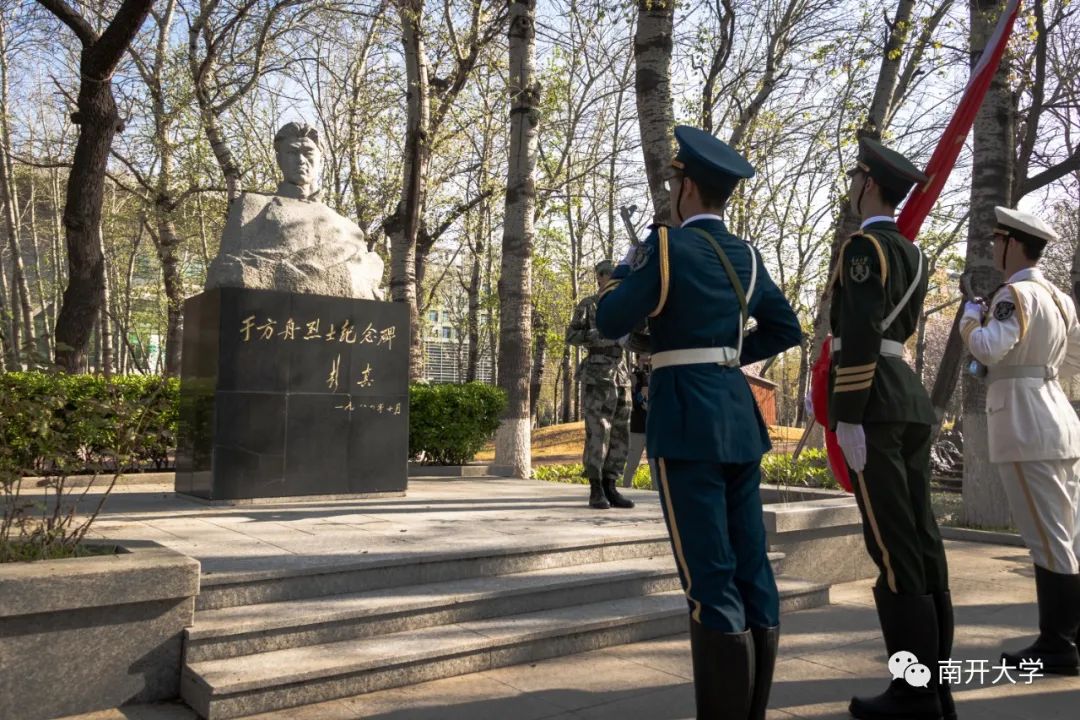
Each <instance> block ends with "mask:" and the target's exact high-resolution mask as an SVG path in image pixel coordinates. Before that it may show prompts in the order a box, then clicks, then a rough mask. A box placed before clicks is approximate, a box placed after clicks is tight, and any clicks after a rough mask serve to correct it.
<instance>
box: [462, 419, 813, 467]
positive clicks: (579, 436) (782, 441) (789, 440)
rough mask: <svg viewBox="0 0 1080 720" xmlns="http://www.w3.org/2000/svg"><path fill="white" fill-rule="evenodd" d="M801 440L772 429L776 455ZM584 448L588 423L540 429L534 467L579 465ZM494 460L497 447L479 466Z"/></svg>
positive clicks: (789, 430)
mask: <svg viewBox="0 0 1080 720" xmlns="http://www.w3.org/2000/svg"><path fill="white" fill-rule="evenodd" d="M801 436H802V428H793V427H784V426H780V425H775V426H773V427H770V428H769V437H770V438H772V442H773V452H791V451H792V449H793V448H794V447H795V444H796V443H797V442H798V441H799V438H800V437H801ZM584 446H585V423H584V422H576V423H566V424H563V425H549V426H548V427H544V428H537V429H534V430H533V434H532V461H533V464H534V465H565V464H568V463H579V462H581V451H582V448H583V447H584ZM494 459H495V447H494V445H492V444H490V443H489V444H488V445H487V446H486V447H485V448H484V449H483V450H481V451H480V452H479V453H478V454H477V456H476V460H477V461H478V462H492V461H493V460H494Z"/></svg>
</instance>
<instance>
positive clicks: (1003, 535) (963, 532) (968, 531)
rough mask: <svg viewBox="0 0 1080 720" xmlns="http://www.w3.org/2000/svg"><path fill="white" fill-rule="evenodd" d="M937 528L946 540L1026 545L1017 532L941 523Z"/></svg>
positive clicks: (1011, 545) (1013, 545)
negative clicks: (976, 528) (977, 528)
mask: <svg viewBox="0 0 1080 720" xmlns="http://www.w3.org/2000/svg"><path fill="white" fill-rule="evenodd" d="M939 530H940V531H941V537H943V538H945V539H946V540H961V541H965V542H977V543H987V544H989V545H1008V546H1010V547H1026V546H1025V545H1024V540H1023V538H1021V537H1020V535H1019V534H1018V533H1011V532H1000V531H995V530H975V529H973V528H961V527H952V526H950V525H942V526H941V527H940V528H939Z"/></svg>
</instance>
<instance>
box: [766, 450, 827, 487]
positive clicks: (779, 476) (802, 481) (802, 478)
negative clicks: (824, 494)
mask: <svg viewBox="0 0 1080 720" xmlns="http://www.w3.org/2000/svg"><path fill="white" fill-rule="evenodd" d="M761 482H762V484H769V485H799V486H802V487H813V488H826V489H829V490H839V489H840V485H839V484H838V483H837V482H836V478H834V477H833V475H832V471H831V470H829V461H828V458H827V456H826V454H825V451H824V450H818V449H816V448H808V449H806V450H803V452H802V454H801V455H799V459H798V460H792V459H791V455H790V454H788V453H774V454H769V455H766V456H765V457H763V458H762V459H761Z"/></svg>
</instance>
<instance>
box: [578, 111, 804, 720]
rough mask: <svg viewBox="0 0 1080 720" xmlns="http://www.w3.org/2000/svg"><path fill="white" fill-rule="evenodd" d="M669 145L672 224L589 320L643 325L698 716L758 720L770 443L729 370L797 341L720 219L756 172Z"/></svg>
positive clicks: (766, 635)
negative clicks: (764, 459) (764, 483)
mask: <svg viewBox="0 0 1080 720" xmlns="http://www.w3.org/2000/svg"><path fill="white" fill-rule="evenodd" d="M675 139H676V140H677V141H678V143H679V152H678V155H677V156H676V158H675V159H674V160H673V161H672V168H673V172H672V176H671V178H670V180H669V181H668V189H669V191H670V192H671V207H672V212H671V215H672V221H673V222H672V227H668V226H665V225H656V226H653V228H652V232H651V233H650V234H649V237H648V238H647V239H646V240H645V241H644V242H643V243H642V244H640V245H638V246H637V247H635V248H633V249H632V250H631V252H630V253H629V254H628V255H627V257H626V258H624V261H623V263H622V264H620V265H619V267H617V268H616V269H615V272H614V273H613V274H612V278H611V280H609V281H608V284H607V286H606V287H605V288H604V290H603V292H602V294H601V297H600V304H599V307H598V309H597V315H596V322H597V327H598V328H599V330H600V332H601V334H603V335H605V336H607V337H620V336H623V335H626V334H627V333H629V332H630V331H631V330H632V329H633V328H634V327H635V326H636V325H637V324H638V323H639V321H641V320H642V319H643V318H646V317H648V318H649V333H650V338H651V346H652V347H651V351H652V356H651V357H652V368H653V372H652V377H651V379H650V382H649V414H648V419H647V422H646V431H645V432H646V446H647V448H648V456H649V458H650V463H651V468H650V469H651V471H652V473H653V476H654V477H656V478H657V479H658V480H659V486H660V499H661V503H662V508H663V513H664V519H665V521H666V522H667V527H668V532H669V534H670V537H671V545H672V549H673V551H674V553H675V559H676V562H677V565H678V568H679V576H680V579H681V580H682V585H683V590H684V591H685V593H686V600H687V603H688V605H689V608H690V645H691V654H692V657H693V661H694V696H695V700H696V702H697V716H698V718H699V719H700V718H707V719H708V720H718V719H720V718H731V719H732V720H747V719H748V718H752V719H754V720H759V719H761V718H764V717H765V708H766V705H767V703H768V696H769V689H770V687H771V684H772V674H773V666H774V665H775V662H776V648H777V642H778V640H779V622H780V603H779V596H778V594H777V590H776V581H775V580H774V578H773V574H772V569H771V568H770V566H769V561H768V558H767V557H766V545H765V526H764V523H763V521H762V516H761V496H760V494H759V485H760V480H761V456H762V455H763V454H764V453H765V452H767V451H768V450H769V448H770V443H769V435H768V432H767V429H766V427H765V423H764V421H763V420H762V418H761V413H760V412H759V411H758V407H757V404H756V403H755V402H754V397H753V395H752V394H751V392H750V386H749V384H748V383H747V381H746V377H745V376H744V375H743V373H742V372H741V371H740V369H739V368H740V366H741V365H745V364H747V363H752V362H756V361H758V360H762V359H764V358H767V357H771V356H773V355H776V354H777V353H779V352H782V351H784V350H786V349H788V348H790V347H794V346H795V345H797V344H798V343H799V341H800V339H801V338H802V333H801V331H800V329H799V322H798V319H797V318H796V316H795V313H794V312H792V310H791V306H790V305H789V304H788V302H787V300H786V299H784V296H783V295H782V294H781V293H780V290H779V289H778V288H777V287H776V285H775V284H774V283H773V281H772V280H771V279H770V277H769V274H768V272H767V271H766V270H765V268H764V266H763V264H762V262H761V257H760V255H759V254H758V252H757V251H756V250H755V249H754V248H753V247H752V246H751V245H749V244H748V243H747V242H745V241H744V240H742V239H740V238H738V237H736V236H735V235H732V234H731V233H730V232H728V229H727V226H726V225H725V224H724V221H723V219H721V217H720V213H721V212H723V210H724V207H725V205H726V204H727V200H728V198H729V197H730V196H731V193H732V192H733V191H734V189H735V186H736V185H737V184H738V182H739V181H740V180H742V179H744V178H749V177H752V176H753V174H754V169H753V168H752V167H751V166H750V164H749V163H748V162H747V161H746V160H745V159H744V158H743V157H742V156H740V155H739V154H738V153H737V152H736V151H735V150H733V149H732V148H731V147H729V146H728V145H726V144H725V143H723V142H721V141H720V140H717V139H716V138H714V137H713V136H711V135H709V134H708V133H705V132H702V131H701V130H698V129H696V128H692V127H686V126H679V127H677V128H675ZM751 317H753V318H754V319H755V320H756V321H757V327H756V330H754V331H752V332H749V333H748V334H747V333H745V332H744V330H745V328H746V325H747V322H748V320H749V318H751Z"/></svg>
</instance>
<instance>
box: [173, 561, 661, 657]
mask: <svg viewBox="0 0 1080 720" xmlns="http://www.w3.org/2000/svg"><path fill="white" fill-rule="evenodd" d="M678 589H679V576H678V572H677V570H676V568H675V561H674V559H673V558H672V556H671V553H670V552H668V551H667V550H666V549H665V550H664V552H663V553H662V554H660V555H658V556H656V557H643V558H631V559H629V560H615V561H611V562H601V563H589V564H585V565H574V566H571V567H558V568H548V569H544V570H533V571H529V572H524V573H514V574H511V575H496V576H489V577H477V578H466V579H462V580H454V581H450V582H443V583H431V584H426V585H413V586H408V587H393V588H384V589H381V590H371V591H367V592H358V593H346V594H342V595H334V596H330V597H320V598H306V599H301V600H289V601H284V602H276V603H263V604H259V605H245V606H241V607H230V608H223V609H220V610H204V611H200V612H197V613H196V614H195V625H194V626H193V627H191V628H189V629H188V630H187V633H186V643H185V660H186V662H188V663H194V662H203V661H206V660H218V659H221V658H228V657H236V656H238V655H250V654H253V653H261V652H269V651H272V650H282V649H286V648H292V647H300V646H303V645H317V644H320V643H327V642H336V641H341V640H351V639H359V638H364V637H372V636H375V635H384V634H389V633H395V632H400V631H403V630H418V629H420V628H425V627H433V626H436V625H446V624H450V623H460V622H467V621H470V620H479V619H483V618H489V617H497V616H500V615H517V614H521V613H528V612H535V611H538V610H545V609H554V608H561V607H566V606H569V605H581V604H585V603H594V602H602V601H604V600H615V599H620V598H626V597H633V596H640V595H649V594H652V593H657V592H664V591H670V590H678Z"/></svg>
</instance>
